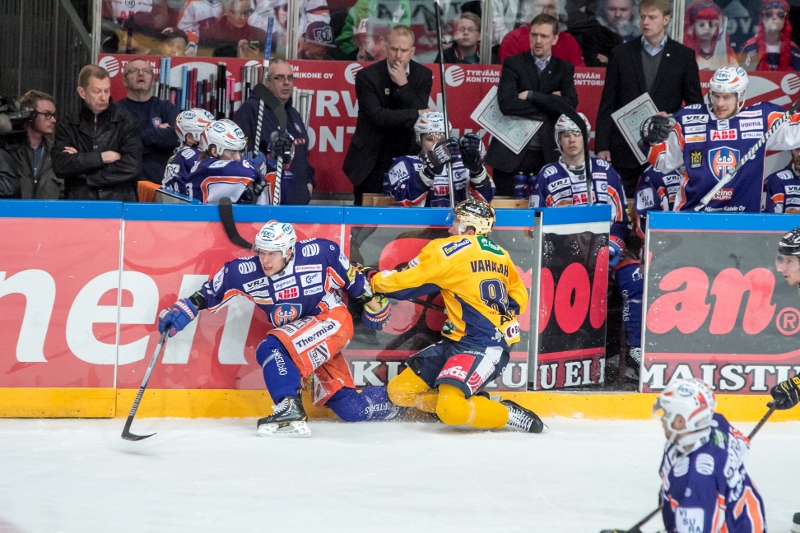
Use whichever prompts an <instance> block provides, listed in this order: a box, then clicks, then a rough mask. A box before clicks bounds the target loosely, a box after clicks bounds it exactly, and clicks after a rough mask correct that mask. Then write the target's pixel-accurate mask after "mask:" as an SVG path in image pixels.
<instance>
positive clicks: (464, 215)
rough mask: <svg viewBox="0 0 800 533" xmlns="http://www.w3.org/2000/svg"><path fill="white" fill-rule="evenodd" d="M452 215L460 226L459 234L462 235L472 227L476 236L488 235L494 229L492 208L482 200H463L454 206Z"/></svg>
mask: <svg viewBox="0 0 800 533" xmlns="http://www.w3.org/2000/svg"><path fill="white" fill-rule="evenodd" d="M453 213H454V215H455V217H456V220H458V222H459V223H460V225H461V226H462V227H461V228H460V231H459V233H463V232H464V231H466V230H467V228H468V227H473V228H475V234H476V235H489V232H490V231H492V228H493V227H494V222H495V213H494V207H492V206H491V205H489V204H488V203H487V202H484V201H482V200H476V199H474V198H469V199H467V200H464V201H463V202H461V203H459V204H458V205H457V206H456V208H455V209H454V210H453Z"/></svg>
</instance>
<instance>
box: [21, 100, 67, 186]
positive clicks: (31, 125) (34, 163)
mask: <svg viewBox="0 0 800 533" xmlns="http://www.w3.org/2000/svg"><path fill="white" fill-rule="evenodd" d="M19 107H20V109H22V110H23V111H24V110H26V109H33V110H35V111H36V115H35V116H34V117H33V118H32V119H30V120H26V121H25V123H24V124H23V126H22V127H23V128H24V130H25V140H24V142H22V143H20V144H19V145H18V146H16V147H14V148H13V149H11V150H10V151H9V153H10V154H11V156H12V157H13V158H14V161H15V163H16V165H17V172H18V174H19V178H20V196H19V198H22V199H24V200H25V199H28V200H29V199H31V198H35V199H39V200H58V199H60V198H64V180H63V179H61V178H57V177H56V174H55V171H54V170H53V164H52V161H51V159H50V151H51V150H52V149H53V133H54V132H55V131H56V117H57V114H56V103H55V100H53V97H52V96H50V95H49V94H47V93H43V92H40V91H28V92H26V93H25V94H23V95H22V98H20V99H19Z"/></svg>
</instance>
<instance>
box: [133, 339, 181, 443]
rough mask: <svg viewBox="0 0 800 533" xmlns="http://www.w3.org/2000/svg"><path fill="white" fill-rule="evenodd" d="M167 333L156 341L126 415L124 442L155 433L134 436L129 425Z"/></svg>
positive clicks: (144, 437) (140, 438)
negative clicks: (129, 410) (134, 397)
mask: <svg viewBox="0 0 800 533" xmlns="http://www.w3.org/2000/svg"><path fill="white" fill-rule="evenodd" d="M168 333H169V330H168V329H165V330H164V333H162V334H161V338H160V339H159V341H158V346H156V351H155V353H154V354H153V358H152V359H150V365H149V366H148V367H147V372H145V373H144V379H143V380H142V385H141V386H140V387H139V392H138V393H136V399H135V400H133V406H132V407H131V413H130V414H129V415H128V420H127V421H126V422H125V427H124V428H123V429H122V438H123V439H125V440H134V441H135V440H142V439H146V438H148V437H152V436H153V435H155V433H151V434H149V435H134V434H133V433H131V424H132V423H133V417H134V416H136V411H137V410H138V409H139V402H140V401H142V395H143V394H144V389H145V388H146V387H147V382H148V381H150V374H151V373H152V372H153V368H154V367H155V366H156V361H158V356H159V355H161V349H162V348H163V347H164V342H165V341H166V340H167V334H168Z"/></svg>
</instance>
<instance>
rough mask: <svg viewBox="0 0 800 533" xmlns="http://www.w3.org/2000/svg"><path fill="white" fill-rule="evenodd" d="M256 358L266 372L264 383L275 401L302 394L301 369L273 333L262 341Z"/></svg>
mask: <svg viewBox="0 0 800 533" xmlns="http://www.w3.org/2000/svg"><path fill="white" fill-rule="evenodd" d="M256 360H257V361H258V364H259V365H261V370H262V372H263V373H264V383H265V384H266V386H267V391H268V392H269V395H270V396H271V397H272V401H274V402H275V403H278V402H280V401H281V400H283V399H284V398H285V397H287V396H299V395H300V371H299V370H298V369H297V365H295V364H294V362H293V361H292V358H291V357H289V352H287V351H286V348H284V347H283V345H282V344H281V343H280V341H279V340H278V339H276V338H275V337H273V336H272V335H268V336H267V338H266V339H264V340H263V341H261V344H259V345H258V348H257V349H256Z"/></svg>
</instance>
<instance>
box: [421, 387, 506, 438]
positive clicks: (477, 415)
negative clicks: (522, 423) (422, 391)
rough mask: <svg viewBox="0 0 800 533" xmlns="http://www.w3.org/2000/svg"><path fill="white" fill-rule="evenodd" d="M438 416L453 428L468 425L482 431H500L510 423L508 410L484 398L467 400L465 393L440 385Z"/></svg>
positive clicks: (474, 397) (473, 397)
mask: <svg viewBox="0 0 800 533" xmlns="http://www.w3.org/2000/svg"><path fill="white" fill-rule="evenodd" d="M436 414H437V415H438V416H439V419H441V421H442V422H444V423H445V424H448V425H452V426H461V425H467V426H470V427H474V428H480V429H499V428H501V427H504V426H505V425H506V423H507V422H508V409H506V407H505V406H504V405H501V404H500V403H498V402H495V401H493V400H490V399H489V398H486V397H484V396H470V397H469V398H466V397H465V396H464V391H462V390H461V389H459V388H458V387H454V386H453V385H447V384H446V383H442V384H441V385H439V402H438V403H437V404H436Z"/></svg>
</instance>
